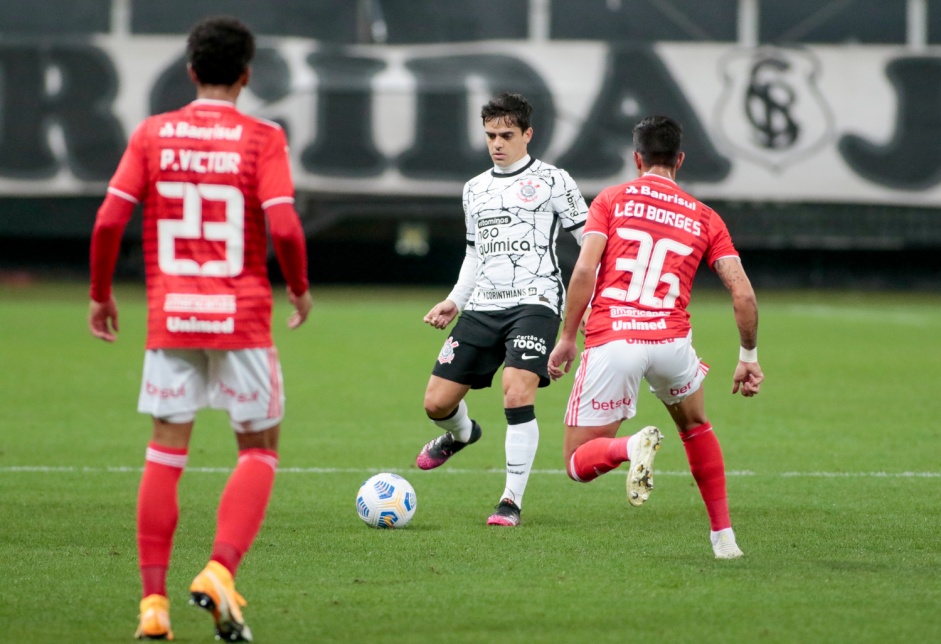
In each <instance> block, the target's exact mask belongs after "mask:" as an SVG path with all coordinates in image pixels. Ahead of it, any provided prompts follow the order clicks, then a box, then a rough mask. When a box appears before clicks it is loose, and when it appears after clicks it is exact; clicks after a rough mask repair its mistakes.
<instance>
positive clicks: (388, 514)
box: [356, 472, 418, 528]
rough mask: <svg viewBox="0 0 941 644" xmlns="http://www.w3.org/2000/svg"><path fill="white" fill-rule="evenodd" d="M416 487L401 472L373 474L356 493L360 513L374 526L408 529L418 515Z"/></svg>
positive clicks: (361, 516) (363, 518)
mask: <svg viewBox="0 0 941 644" xmlns="http://www.w3.org/2000/svg"><path fill="white" fill-rule="evenodd" d="M417 502H418V500H417V497H416V496H415V488H413V487H412V484H411V483H409V482H408V481H406V480H405V479H404V478H402V477H401V476H399V475H398V474H392V473H390V472H382V473H381V474H376V475H375V476H373V477H370V478H369V479H367V480H366V482H365V483H363V485H362V487H360V488H359V492H357V494H356V512H357V513H358V514H359V518H360V519H362V520H363V521H365V522H366V525H368V526H370V527H372V528H404V527H405V526H407V525H408V522H409V521H411V520H412V517H413V516H414V515H415V508H416V507H417Z"/></svg>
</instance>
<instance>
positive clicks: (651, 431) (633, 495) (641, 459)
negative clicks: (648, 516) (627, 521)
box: [627, 425, 663, 506]
mask: <svg viewBox="0 0 941 644" xmlns="http://www.w3.org/2000/svg"><path fill="white" fill-rule="evenodd" d="M635 436H636V437H637V440H635V441H634V449H633V450H632V451H631V453H630V454H628V457H629V458H630V461H631V463H630V464H631V471H630V474H628V475H627V502H628V503H630V504H631V505H635V506H640V505H643V504H644V502H645V501H646V500H647V499H649V498H650V491H651V490H652V489H653V459H654V457H655V456H656V455H657V450H658V449H660V442H661V441H662V440H663V434H661V433H660V430H659V429H657V428H656V427H654V426H653V425H650V426H649V427H644V428H643V429H642V430H640V431H639V432H637V434H635Z"/></svg>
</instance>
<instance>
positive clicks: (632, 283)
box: [583, 174, 738, 347]
mask: <svg viewBox="0 0 941 644" xmlns="http://www.w3.org/2000/svg"><path fill="white" fill-rule="evenodd" d="M590 234H601V235H604V236H605V237H606V238H607V244H606V246H605V249H604V252H603V254H602V256H601V264H600V266H599V269H598V277H597V279H596V280H595V293H594V296H593V297H592V302H591V314H590V315H589V318H588V324H587V327H586V330H585V346H586V347H596V346H599V345H602V344H605V343H608V342H611V341H614V340H628V341H635V342H637V341H640V342H658V341H663V340H672V339H675V338H683V337H686V336H687V335H688V334H689V331H690V323H689V313H688V312H687V310H686V306H687V305H688V304H689V298H690V291H691V290H692V286H693V278H694V277H695V275H696V270H697V268H698V267H699V264H700V262H701V261H702V259H703V258H705V259H706V261H707V262H708V265H709V266H710V267H712V265H713V264H714V263H715V262H716V260H718V259H721V258H723V257H738V252H737V251H736V250H735V247H734V246H733V245H732V238H731V237H730V236H729V231H728V228H727V227H726V225H725V222H723V221H722V219H721V218H720V217H719V215H718V214H717V213H716V212H715V211H714V210H712V209H711V208H709V207H708V206H706V205H705V204H703V203H702V202H700V201H698V200H697V199H695V198H694V197H691V196H690V195H689V194H687V193H686V192H684V191H683V190H680V188H679V186H677V185H676V183H674V182H673V181H671V180H670V179H667V178H665V177H661V176H659V175H655V174H645V175H644V176H642V177H640V178H638V179H635V180H634V181H629V182H628V183H624V184H620V185H617V186H611V187H609V188H606V189H605V190H603V191H602V192H601V194H599V195H598V196H597V197H595V199H594V200H593V201H592V202H591V208H590V209H589V212H588V222H587V223H586V224H585V231H584V233H583V236H585V235H590Z"/></svg>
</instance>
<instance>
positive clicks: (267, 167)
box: [258, 127, 294, 208]
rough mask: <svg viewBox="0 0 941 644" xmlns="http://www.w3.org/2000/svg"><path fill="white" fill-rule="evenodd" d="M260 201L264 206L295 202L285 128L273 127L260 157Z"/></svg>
mask: <svg viewBox="0 0 941 644" xmlns="http://www.w3.org/2000/svg"><path fill="white" fill-rule="evenodd" d="M258 201H259V202H260V203H261V205H262V207H263V208H267V207H269V206H273V205H276V204H279V203H291V204H292V203H294V182H293V180H292V179H291V163H290V160H289V157H288V142H287V138H286V137H285V135H284V130H282V129H281V128H280V127H272V129H271V135H270V136H269V137H268V138H267V141H266V142H265V146H264V148H263V149H262V151H261V154H260V155H259V157H258Z"/></svg>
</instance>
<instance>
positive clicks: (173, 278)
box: [108, 99, 306, 349]
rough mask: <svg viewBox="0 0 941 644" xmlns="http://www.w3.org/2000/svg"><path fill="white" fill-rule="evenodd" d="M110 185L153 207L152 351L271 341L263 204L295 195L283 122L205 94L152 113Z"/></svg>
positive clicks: (147, 228) (148, 246) (149, 270)
mask: <svg viewBox="0 0 941 644" xmlns="http://www.w3.org/2000/svg"><path fill="white" fill-rule="evenodd" d="M108 191H109V193H111V194H112V195H116V196H119V197H122V198H124V199H127V200H129V201H131V202H133V203H143V205H144V214H143V246H144V264H145V271H146V281H147V300H148V308H149V316H148V321H147V348H148V349H159V348H203V349H247V348H256V347H267V346H271V345H272V338H271V306H272V298H271V285H270V283H269V281H268V272H267V265H266V260H267V249H268V238H267V231H266V227H265V212H264V210H263V208H266V207H270V206H273V205H276V204H281V203H293V202H294V187H293V183H292V181H291V172H290V166H289V162H288V156H287V140H286V138H285V136H284V131H283V130H282V129H281V128H280V127H279V126H278V125H277V124H275V123H271V122H268V121H264V120H262V119H258V118H254V117H251V116H248V115H246V114H243V113H242V112H240V111H238V110H237V109H236V108H235V106H234V105H233V104H232V103H228V102H225V101H214V100H206V99H200V100H196V101H194V102H192V103H190V104H189V105H187V106H186V107H184V108H182V109H180V110H177V111H175V112H167V113H165V114H159V115H156V116H152V117H150V118H148V119H147V120H145V121H144V122H143V123H142V124H141V125H140V126H139V127H138V128H137V130H136V131H135V132H134V134H133V135H132V136H131V140H130V142H129V143H128V147H127V150H126V152H125V153H124V156H123V158H122V159H121V163H120V165H119V166H118V169H117V172H116V173H115V175H114V177H113V178H112V179H111V183H110V184H109V186H108ZM304 279H306V275H305V276H304Z"/></svg>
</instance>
